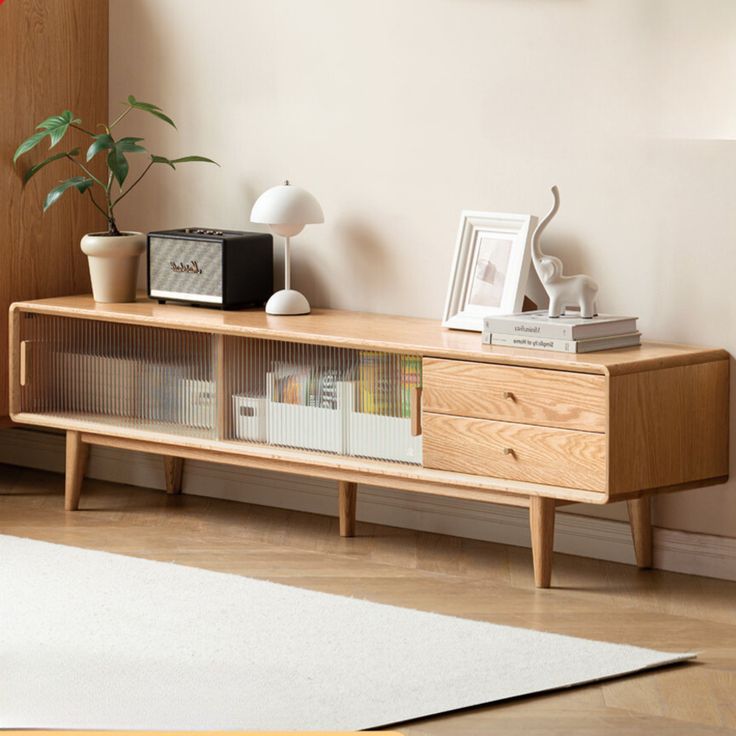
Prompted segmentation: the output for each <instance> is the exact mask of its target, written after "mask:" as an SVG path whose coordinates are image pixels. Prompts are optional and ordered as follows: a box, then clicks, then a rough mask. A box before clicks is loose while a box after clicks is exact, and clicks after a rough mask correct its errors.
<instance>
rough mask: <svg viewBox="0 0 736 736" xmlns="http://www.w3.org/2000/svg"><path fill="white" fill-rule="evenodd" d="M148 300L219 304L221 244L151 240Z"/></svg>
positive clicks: (220, 296)
mask: <svg viewBox="0 0 736 736" xmlns="http://www.w3.org/2000/svg"><path fill="white" fill-rule="evenodd" d="M149 258H150V262H149V269H150V278H151V296H152V297H165V298H170V299H186V298H189V297H191V298H197V299H199V300H202V297H210V299H208V301H212V302H216V303H221V302H222V281H223V279H222V243H212V242H208V241H199V242H198V241H196V240H184V239H181V238H161V237H151V240H150V254H149Z"/></svg>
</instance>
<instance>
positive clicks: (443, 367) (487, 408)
mask: <svg viewBox="0 0 736 736" xmlns="http://www.w3.org/2000/svg"><path fill="white" fill-rule="evenodd" d="M423 385H424V392H423V395H422V407H423V409H424V411H428V412H434V413H437V414H452V415H454V416H462V417H478V418H482V419H504V420H507V421H510V422H520V423H522V424H538V425H541V426H543V427H565V428H567V429H582V430H585V431H587V432H605V431H606V379H605V376H592V375H588V374H585V373H570V372H566V371H552V370H544V369H537V368H517V367H515V366H505V365H488V364H486V363H469V362H465V361H461V360H438V359H435V358H425V360H424V363H423Z"/></svg>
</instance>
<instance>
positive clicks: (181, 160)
mask: <svg viewBox="0 0 736 736" xmlns="http://www.w3.org/2000/svg"><path fill="white" fill-rule="evenodd" d="M190 161H202V162H203V163H206V164H214V165H215V166H219V165H220V164H218V163H217V161H213V160H212V159H211V158H205V157H204V156H183V157H182V158H174V159H172V160H171V163H172V164H185V163H189V162H190Z"/></svg>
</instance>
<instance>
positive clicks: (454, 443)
mask: <svg viewBox="0 0 736 736" xmlns="http://www.w3.org/2000/svg"><path fill="white" fill-rule="evenodd" d="M423 437H424V439H423V447H424V449H423V452H424V466H425V467H427V468H435V469H437V470H450V471H454V472H458V473H473V474H477V475H487V476H492V477H496V478H507V479H510V480H520V481H528V482H530V483H542V484H544V485H552V486H564V487H567V488H584V489H587V490H592V491H605V489H606V437H605V435H603V434H599V433H594V432H576V431H573V430H569V429H550V428H547V427H534V426H531V425H528V424H512V423H510V422H493V421H489V420H487V419H472V418H468V417H453V416H447V415H445V414H430V413H425V414H424V415H423Z"/></svg>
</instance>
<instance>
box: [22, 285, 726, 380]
mask: <svg viewBox="0 0 736 736" xmlns="http://www.w3.org/2000/svg"><path fill="white" fill-rule="evenodd" d="M11 310H20V311H24V312H36V313H45V314H55V315H59V316H67V317H76V318H87V319H94V320H101V321H108V322H123V323H127V324H144V325H148V326H153V327H165V328H169V329H184V330H195V331H200V332H212V333H218V334H232V335H243V336H249V337H262V338H267V339H278V340H286V341H290V342H305V343H314V344H322V345H335V346H339V347H350V348H357V349H372V350H385V351H388V352H404V353H414V354H419V355H422V356H426V357H437V358H450V359H456V360H472V361H478V362H484V363H498V364H503V365H519V366H526V367H535V368H550V369H555V370H568V371H579V372H583V373H601V374H609V373H610V374H617V373H632V372H637V371H641V370H651V369H655V368H660V367H670V366H676V365H686V364H691V363H704V362H708V361H711V360H723V359H726V358H728V353H727V352H726V351H725V350H719V349H711V348H698V347H691V346H687V345H674V344H670V343H659V342H657V343H655V342H645V343H643V344H642V345H641V346H639V347H635V348H620V349H617V350H605V351H601V352H598V353H587V354H568V353H557V352H546V351H539V350H530V349H523V348H506V347H498V346H495V347H492V346H490V345H483V344H482V343H481V338H480V334H479V333H477V332H464V331H459V330H449V329H447V328H444V327H442V326H441V324H440V322H439V320H431V319H420V318H416V317H401V316H394V315H385V314H375V313H369V312H348V311H342V310H334V309H314V310H313V311H312V313H311V314H306V315H299V316H290V317H277V316H273V315H269V314H266V313H265V311H264V310H263V309H248V310H241V311H233V312H228V311H221V310H216V309H205V308H200V307H188V306H178V305H174V304H158V303H157V302H155V301H152V300H149V299H147V298H145V297H141V298H139V299H138V300H137V301H136V302H134V303H131V304H97V303H96V302H95V301H94V300H93V299H92V297H91V296H90V295H85V296H67V297H55V298H52V299H38V300H35V301H29V302H17V303H16V304H14V305H13V306H12V307H11Z"/></svg>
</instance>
